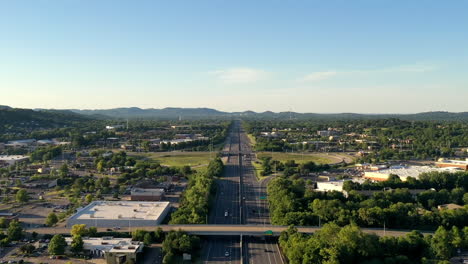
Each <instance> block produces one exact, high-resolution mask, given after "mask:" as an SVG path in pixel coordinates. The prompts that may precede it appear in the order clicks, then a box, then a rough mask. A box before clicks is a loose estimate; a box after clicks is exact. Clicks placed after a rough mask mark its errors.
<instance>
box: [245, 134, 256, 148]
mask: <svg viewBox="0 0 468 264" xmlns="http://www.w3.org/2000/svg"><path fill="white" fill-rule="evenodd" d="M247 137H248V138H249V139H250V144H251V145H252V147H255V144H256V143H257V141H256V140H255V137H254V136H253V135H252V134H247Z"/></svg>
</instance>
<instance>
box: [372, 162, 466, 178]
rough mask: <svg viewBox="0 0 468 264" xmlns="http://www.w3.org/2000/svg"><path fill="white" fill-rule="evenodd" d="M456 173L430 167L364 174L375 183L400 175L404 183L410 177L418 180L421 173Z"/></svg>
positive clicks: (412, 167)
mask: <svg viewBox="0 0 468 264" xmlns="http://www.w3.org/2000/svg"><path fill="white" fill-rule="evenodd" d="M434 171H437V172H444V171H449V172H455V171H457V170H455V169H452V168H435V167H429V166H392V167H390V168H388V169H381V170H378V171H366V172H364V178H365V179H369V180H374V181H386V180H387V179H388V177H389V176H390V175H398V176H399V177H400V179H401V180H402V181H406V179H407V178H408V177H413V178H416V179H417V178H418V177H419V175H420V174H421V173H426V172H434Z"/></svg>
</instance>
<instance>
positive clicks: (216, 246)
mask: <svg viewBox="0 0 468 264" xmlns="http://www.w3.org/2000/svg"><path fill="white" fill-rule="evenodd" d="M238 129H239V124H238V123H237V122H236V123H234V124H233V126H232V128H231V131H230V132H229V136H228V138H227V140H226V144H225V147H224V149H223V152H224V153H227V160H226V163H225V171H224V175H223V177H222V178H221V179H217V180H216V187H217V191H216V197H215V201H214V205H213V207H212V208H211V211H210V216H209V219H208V223H209V224H236V225H238V224H241V217H242V216H241V210H240V202H241V199H240V197H241V196H240V187H241V186H240V177H239V174H240V170H241V167H240V162H239V155H238V153H239V151H240V144H239V136H238V133H237V131H238ZM202 252H203V255H202V259H203V263H234V264H235V263H242V262H241V245H240V237H239V236H233V237H213V238H210V239H209V240H208V241H207V242H206V243H205V245H203V250H202Z"/></svg>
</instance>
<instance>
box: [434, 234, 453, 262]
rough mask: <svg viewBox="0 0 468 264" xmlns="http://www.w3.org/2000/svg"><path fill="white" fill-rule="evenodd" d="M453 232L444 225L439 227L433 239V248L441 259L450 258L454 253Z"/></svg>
mask: <svg viewBox="0 0 468 264" xmlns="http://www.w3.org/2000/svg"><path fill="white" fill-rule="evenodd" d="M451 240H452V239H451V234H450V232H448V231H447V230H446V229H445V228H444V227H443V226H440V227H439V228H437V230H436V231H435V233H434V236H433V237H432V239H431V249H432V252H433V253H434V255H435V256H436V257H437V258H439V259H449V258H450V256H451V255H452V250H453V248H452V244H451Z"/></svg>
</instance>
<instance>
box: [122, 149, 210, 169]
mask: <svg viewBox="0 0 468 264" xmlns="http://www.w3.org/2000/svg"><path fill="white" fill-rule="evenodd" d="M130 155H132V156H135V157H143V158H147V159H150V160H154V161H157V162H159V163H161V164H162V165H165V166H178V167H181V166H185V165H188V166H190V167H199V166H206V165H208V163H209V162H210V160H211V159H210V157H211V158H214V157H216V153H214V152H213V153H211V154H210V152H155V153H131V154H130Z"/></svg>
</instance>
